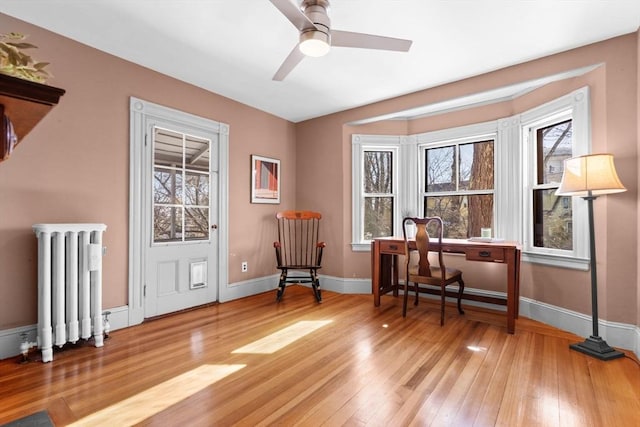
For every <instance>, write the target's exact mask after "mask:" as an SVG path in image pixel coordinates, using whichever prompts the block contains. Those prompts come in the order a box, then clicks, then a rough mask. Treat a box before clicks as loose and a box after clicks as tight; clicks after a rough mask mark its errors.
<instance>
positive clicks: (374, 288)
mask: <svg viewBox="0 0 640 427" xmlns="http://www.w3.org/2000/svg"><path fill="white" fill-rule="evenodd" d="M371 293H373V305H374V306H375V307H379V306H380V244H379V243H378V242H376V241H375V240H373V241H372V242H371Z"/></svg>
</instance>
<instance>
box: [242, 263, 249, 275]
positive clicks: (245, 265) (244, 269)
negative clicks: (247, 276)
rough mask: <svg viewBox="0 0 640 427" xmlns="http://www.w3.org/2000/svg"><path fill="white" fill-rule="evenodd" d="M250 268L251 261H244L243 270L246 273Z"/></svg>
mask: <svg viewBox="0 0 640 427" xmlns="http://www.w3.org/2000/svg"><path fill="white" fill-rule="evenodd" d="M247 270H249V263H247V261H242V272H243V273H246V272H247Z"/></svg>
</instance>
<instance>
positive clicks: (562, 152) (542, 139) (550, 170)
mask: <svg viewBox="0 0 640 427" xmlns="http://www.w3.org/2000/svg"><path fill="white" fill-rule="evenodd" d="M571 123H572V122H571V120H567V121H564V122H561V123H556V124H554V125H551V126H547V127H544V128H540V129H538V130H537V131H536V141H537V151H538V184H550V183H560V181H561V180H562V172H563V170H564V163H563V161H564V160H565V159H568V158H569V157H571V153H572V150H571V147H572V133H573V132H572V126H571Z"/></svg>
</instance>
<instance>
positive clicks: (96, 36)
mask: <svg viewBox="0 0 640 427" xmlns="http://www.w3.org/2000/svg"><path fill="white" fill-rule="evenodd" d="M292 1H299V0H292ZM0 11H1V12H3V13H5V14H8V15H11V16H14V17H16V18H19V19H22V20H24V21H27V22H30V23H32V24H35V25H37V26H40V27H43V28H46V29H48V30H51V31H53V32H55V33H58V34H61V35H64V36H66V37H69V38H71V39H74V40H77V41H79V42H82V43H84V44H87V45H89V46H92V47H95V48H97V49H99V50H102V51H104V52H108V53H110V54H113V55H115V56H118V57H121V58H124V59H127V60H129V61H132V62H135V63H137V64H140V65H143V66H145V67H148V68H151V69H153V70H156V71H159V72H161V73H164V74H167V75H169V76H172V77H175V78H177V79H180V80H183V81H185V82H189V83H191V84H194V85H196V86H199V87H202V88H204V89H207V90H209V91H211V92H215V93H217V94H220V95H223V96H226V97H228V98H231V99H235V100H237V101H239V102H242V103H244V104H247V105H250V106H253V107H255V108H258V109H260V110H264V111H267V112H269V113H272V114H274V115H276V116H279V117H282V118H285V119H288V120H290V121H293V122H298V121H302V120H306V119H310V118H313V117H318V116H322V115H325V114H329V113H333V112H337V111H342V110H346V109H349V108H353V107H357V106H361V105H365V104H369V103H371V102H375V101H379V100H382V99H387V98H392V97H395V96H398V95H402V94H406V93H410V92H415V91H417V90H421V89H426V88H430V87H434V86H437V85H441V84H443V83H447V82H451V81H455V80H460V79H463V78H466V77H470V76H474V75H478V74H482V73H485V72H488V71H492V70H496V69H499V68H503V67H506V66H509V65H514V64H517V63H521V62H524V61H528V60H531V59H535V58H539V57H542V56H546V55H549V54H552V53H557V52H561V51H565V50H568V49H572V48H575V47H578V46H582V45H586V44H590V43H593V42H596V41H600V40H605V39H608V38H611V37H615V36H618V35H622V34H627V33H631V32H634V31H636V30H637V29H638V27H639V26H640V1H639V0H597V1H595V0H572V1H568V0H536V1H532V0H454V1H451V0H450V1H445V0H333V1H332V4H331V9H330V11H329V15H330V17H331V21H332V22H331V25H332V28H335V29H339V30H345V31H354V32H363V33H370V34H377V35H383V36H389V37H396V38H406V39H411V40H413V45H412V46H411V49H410V51H409V52H407V53H400V52H389V51H380V50H366V49H351V48H333V49H332V50H331V52H330V53H329V54H328V55H327V56H324V57H321V58H305V59H304V60H303V61H302V62H301V63H300V64H299V65H298V66H297V67H296V68H295V69H294V70H293V71H292V72H291V74H289V75H288V76H287V78H286V79H285V80H284V81H282V82H276V81H273V80H272V77H273V75H274V74H275V72H276V70H277V69H278V67H279V66H280V64H281V63H282V61H284V59H285V58H286V57H287V55H288V54H289V52H290V51H291V49H292V48H293V47H294V46H295V45H296V43H297V42H298V31H297V30H296V28H295V27H294V26H293V25H292V24H291V23H290V22H289V21H288V20H287V19H286V18H285V17H284V16H283V15H281V14H280V12H279V11H278V10H277V9H276V8H275V6H273V5H272V4H271V2H270V1H269V0H82V1H80V0H0ZM9 30H10V29H3V31H9ZM28 41H31V42H33V43H35V44H37V42H36V41H34V40H28ZM38 59H41V58H38Z"/></svg>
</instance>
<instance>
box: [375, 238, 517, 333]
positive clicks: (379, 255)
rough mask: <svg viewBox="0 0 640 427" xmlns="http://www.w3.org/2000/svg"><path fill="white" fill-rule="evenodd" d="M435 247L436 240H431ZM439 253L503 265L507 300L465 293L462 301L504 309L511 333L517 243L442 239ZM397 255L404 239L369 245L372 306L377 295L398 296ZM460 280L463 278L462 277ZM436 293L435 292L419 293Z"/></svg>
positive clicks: (515, 313)
mask: <svg viewBox="0 0 640 427" xmlns="http://www.w3.org/2000/svg"><path fill="white" fill-rule="evenodd" d="M431 244H432V245H435V246H436V248H437V244H438V242H437V241H433V240H432V241H431ZM442 250H443V251H444V252H450V253H460V254H465V257H466V259H467V261H480V262H499V263H504V264H506V265H507V298H506V299H504V298H494V297H485V296H478V295H469V294H465V295H463V297H462V298H464V299H468V300H475V301H482V302H488V303H491V304H500V305H506V306H507V332H508V333H510V334H513V333H514V331H515V329H516V319H517V318H518V305H519V301H520V255H521V249H520V246H519V245H518V244H517V243H513V242H499V243H484V242H472V241H469V240H464V239H444V240H443V241H442ZM398 255H404V240H403V239H402V238H399V237H384V238H378V239H374V240H373V241H372V242H371V287H372V291H373V304H374V305H375V306H376V307H378V306H379V305H380V295H383V294H386V293H388V292H391V291H393V295H394V296H397V295H398V289H399V287H400V286H399V281H398ZM463 277H464V275H463ZM421 292H427V293H436V294H438V295H439V291H438V290H435V289H434V290H421ZM447 296H451V297H455V296H456V295H455V293H453V292H447Z"/></svg>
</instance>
